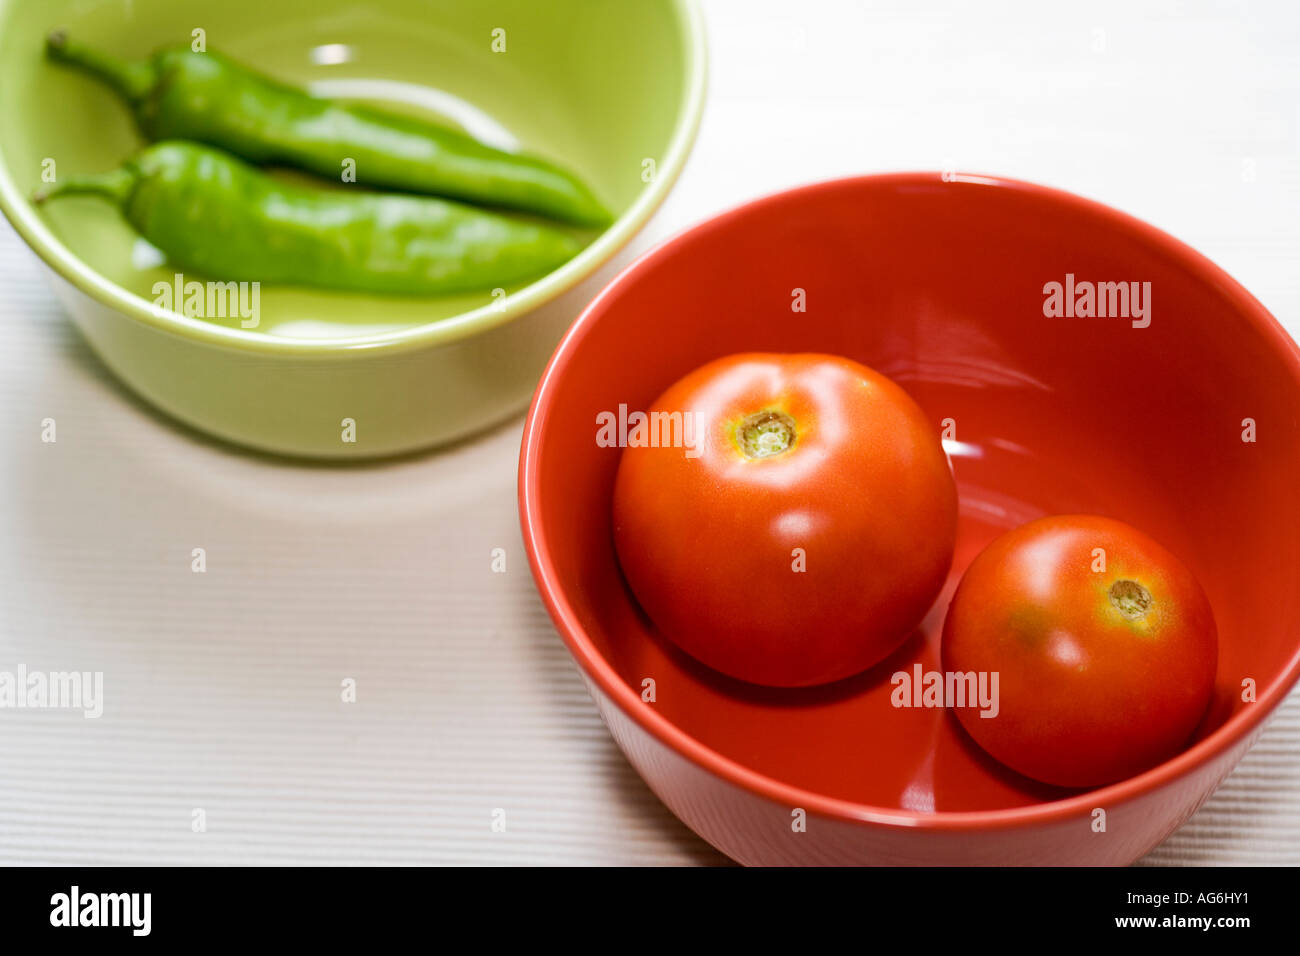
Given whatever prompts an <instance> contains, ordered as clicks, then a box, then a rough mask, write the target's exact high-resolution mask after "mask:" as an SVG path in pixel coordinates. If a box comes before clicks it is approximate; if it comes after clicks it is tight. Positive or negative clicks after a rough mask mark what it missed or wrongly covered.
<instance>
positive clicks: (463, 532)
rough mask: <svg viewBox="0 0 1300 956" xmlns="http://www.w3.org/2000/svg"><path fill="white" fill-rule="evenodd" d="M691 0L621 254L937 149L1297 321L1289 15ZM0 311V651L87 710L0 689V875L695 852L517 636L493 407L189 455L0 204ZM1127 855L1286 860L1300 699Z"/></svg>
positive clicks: (1177, 6)
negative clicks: (22, 868) (1131, 223)
mask: <svg viewBox="0 0 1300 956" xmlns="http://www.w3.org/2000/svg"><path fill="white" fill-rule="evenodd" d="M705 7H706V13H707V19H708V22H709V30H710V46H711V51H712V62H711V90H710V100H709V106H708V109H707V112H706V115H705V118H704V125H703V129H702V132H701V134H700V138H699V142H698V146H697V148H696V151H695V155H694V157H693V158H692V160H691V162H690V165H689V167H688V169H687V171H686V173H685V175H684V176H683V178H682V181H681V182H680V184H679V185H678V187H677V189H676V191H675V192H674V193H673V195H672V196H671V198H670V199H669V201H668V204H667V205H666V206H665V208H664V209H663V211H662V212H661V213H660V215H659V217H658V218H657V219H656V220H655V221H654V222H653V223H652V225H651V226H650V227H649V228H648V229H647V230H646V231H645V233H644V234H643V235H642V236H640V237H639V238H638V240H637V241H636V243H635V245H634V249H635V250H640V249H644V248H647V247H648V246H649V245H651V244H652V243H653V242H655V241H658V240H659V239H662V238H664V237H665V236H667V235H669V234H671V233H672V232H675V231H677V230H678V229H679V228H681V227H684V226H686V225H688V224H690V223H692V222H694V221H696V220H698V219H700V218H703V217H704V216H706V215H709V214H711V213H713V212H716V211H718V210H719V209H722V208H724V207H726V206H729V205H732V204H734V203H736V202H739V201H741V200H743V199H746V198H749V197H751V196H754V195H757V194H760V193H762V192H766V191H770V190H772V189H775V188H779V187H782V186H787V185H793V184H796V183H801V182H806V181H810V180H815V179H820V178H827V177H831V176H836V175H844V174H849V173H854V172H862V171H877V170H889V169H908V168H931V169H933V168H941V167H955V168H958V169H963V170H971V171H983V172H996V173H1002V174H1006V175H1011V176H1016V177H1020V178H1026V179H1033V180H1038V181H1042V182H1046V183H1048V184H1050V185H1055V186H1060V187H1063V188H1066V189H1071V190H1074V191H1076V192H1080V193H1082V194H1084V195H1087V196H1090V197H1093V198H1097V199H1100V200H1102V201H1104V202H1107V203H1110V204H1111V205H1115V206H1118V207H1120V208H1122V209H1125V210H1126V211H1128V212H1131V213H1134V214H1136V215H1138V216H1140V217H1142V218H1145V219H1147V220H1149V221H1151V222H1153V223H1155V224H1156V225H1158V226H1160V227H1162V228H1164V229H1167V230H1168V231H1170V232H1172V233H1173V234H1174V235H1176V236H1178V237H1180V238H1182V239H1184V240H1186V241H1188V242H1190V243H1191V244H1192V245H1193V246H1195V247H1197V248H1198V249H1200V250H1201V251H1202V252H1204V253H1205V254H1207V255H1208V256H1210V257H1211V258H1212V259H1214V260H1215V261H1217V262H1218V263H1219V264H1220V265H1222V266H1223V267H1225V268H1226V269H1227V270H1228V271H1229V272H1230V273H1232V274H1233V275H1234V276H1236V277H1237V278H1238V279H1239V280H1241V281H1242V282H1243V283H1244V284H1245V285H1246V287H1247V288H1249V289H1250V290H1251V291H1252V292H1254V293H1255V295H1256V296H1258V297H1259V298H1260V299H1261V300H1262V301H1263V302H1264V304H1265V305H1266V306H1268V307H1269V308H1270V309H1271V310H1272V312H1273V313H1274V314H1275V315H1277V316H1278V317H1279V318H1280V319H1281V320H1282V321H1283V322H1284V323H1285V324H1286V325H1287V327H1288V328H1289V329H1290V330H1291V332H1292V334H1295V333H1296V332H1297V330H1300V323H1298V322H1297V317H1298V316H1300V282H1298V280H1297V277H1298V275H1300V270H1297V268H1296V264H1297V262H1300V7H1297V5H1296V4H1294V3H1290V2H1277V3H1273V4H1265V3H1249V4H1248V3H1240V4H1221V5H1217V9H1218V11H1219V12H1215V10H1216V5H1212V4H1209V3H1193V2H1176V0H1171V2H1163V3H1147V4H1139V3H1121V2H1112V3H1101V4H1097V3H1092V4H1087V5H1082V4H1078V5H1076V4H1068V5H1067V4H1039V3H1033V2H1018V3H1010V2H988V3H982V4H961V3H955V2H954V3H925V4H920V3H910V2H901V0H900V2H897V3H878V2H871V3H831V2H817V0H803V2H799V3H788V2H784V0H764V2H758V0H747V2H746V0H706V4H705ZM1049 7H1050V8H1051V9H1046V8H1049ZM0 330H2V335H3V337H2V338H0V492H2V494H0V670H3V669H13V668H14V667H15V666H16V665H17V664H18V663H24V664H26V665H27V666H28V667H29V668H32V669H44V670H63V669H76V670H102V671H103V672H104V675H105V678H104V679H105V698H106V700H105V713H104V716H103V717H102V718H100V719H98V720H85V719H83V718H82V717H81V716H80V715H79V714H75V713H68V712H51V711H21V710H0V863H92V864H94V863H236V862H249V863H297V862H305V863H360V862H365V863H596V864H603V863H634V864H672V863H719V862H724V860H723V858H722V857H721V856H720V855H719V854H717V853H716V852H715V851H713V850H712V849H711V848H710V847H708V846H707V845H706V844H705V843H703V842H702V841H701V840H699V839H698V838H696V837H695V836H694V835H693V834H691V833H690V832H689V831H688V830H687V829H686V828H685V827H684V826H682V825H681V824H680V823H678V822H677V821H676V820H675V818H673V817H672V816H671V815H670V814H669V813H668V811H667V810H665V809H664V808H663V807H662V806H661V805H660V804H659V803H658V801H657V800H656V799H655V798H654V796H653V795H652V794H651V793H650V792H649V791H648V790H647V789H646V787H645V786H644V784H642V783H641V781H640V779H639V778H638V777H637V776H636V774H635V773H633V771H632V770H631V769H630V768H629V766H628V765H627V764H626V763H625V761H624V760H623V758H622V756H621V755H620V754H619V752H618V751H617V749H616V748H615V746H614V744H613V743H612V742H611V741H610V739H609V737H608V736H607V734H606V733H605V730H604V728H603V726H602V724H601V723H600V720H599V719H598V718H597V716H596V712H595V710H594V709H593V707H592V706H591V704H590V702H589V700H588V697H587V694H586V691H585V690H584V688H583V685H582V682H581V680H580V679H579V678H578V676H577V673H576V672H575V670H574V668H573V665H572V664H571V662H570V660H569V657H568V655H567V653H566V652H565V651H564V649H563V646H562V644H561V642H560V640H559V638H558V637H557V636H556V635H555V634H554V632H553V631H552V629H551V626H550V622H549V620H548V619H547V616H546V614H545V612H544V610H543V609H542V606H541V604H540V602H539V600H538V598H537V596H536V593H535V591H534V589H533V584H532V580H531V577H530V576H529V573H528V569H527V564H526V561H525V558H524V555H523V552H522V547H521V542H520V536H519V531H518V524H517V517H516V509H515V462H516V455H517V451H518V444H519V436H520V428H521V421H520V420H516V421H514V422H511V423H509V424H507V425H505V426H503V427H501V428H499V429H497V430H495V431H493V432H492V433H490V434H487V435H484V436H482V437H480V438H479V439H477V440H474V441H471V442H468V443H465V444H462V445H460V446H458V447H456V448H454V449H452V450H449V451H447V452H444V453H441V454H432V455H428V456H424V457H420V458H417V459H414V460H408V461H404V462H401V463H397V464H386V465H382V466H377V467H349V468H319V467H309V466H303V465H295V464H289V463H285V462H280V461H275V460H272V459H269V458H263V457H254V456H249V455H245V454H243V453H241V452H239V451H237V450H234V449H231V448H227V447H224V446H221V445H219V444H216V443H213V442H209V441H207V440H206V439H203V438H201V437H199V436H197V435H195V434H192V433H189V432H186V431H184V430H182V429H180V428H178V427H176V426H174V425H173V424H171V423H170V422H169V421H167V420H165V419H163V418H162V417H160V416H159V415H157V414H156V413H154V412H152V411H151V410H150V409H148V408H147V407H145V406H143V405H142V404H140V403H139V402H138V401H136V400H135V399H133V398H132V397H130V396H129V395H128V394H127V393H126V392H125V391H124V390H123V389H122V388H121V387H120V386H119V385H117V384H116V382H115V381H114V380H113V379H112V378H111V377H110V376H109V374H108V373H107V372H106V371H105V370H104V369H103V368H102V367H101V366H100V365H99V363H98V362H97V361H96V359H95V358H94V356H93V355H92V354H91V353H90V352H89V351H88V349H87V348H86V346H85V345H84V344H82V342H81V340H80V339H79V338H78V336H77V335H76V334H75V332H74V331H73V330H72V328H71V326H70V325H69V324H68V322H67V320H66V319H65V318H64V317H63V316H62V314H61V313H60V309H59V307H58V306H57V304H56V303H55V301H54V299H53V297H52V296H51V294H50V292H49V290H48V288H47V286H46V284H45V283H44V281H43V280H42V277H41V275H40V270H39V269H38V267H37V263H36V260H35V258H34V257H33V255H32V254H31V253H30V252H29V251H28V250H27V249H26V247H25V246H23V245H22V243H21V242H20V241H19V240H18V239H17V237H16V236H15V235H14V233H13V232H12V230H11V229H9V228H8V226H7V225H2V226H0ZM45 418H54V419H55V420H56V421H57V423H58V424H57V428H58V441H57V443H55V444H47V443H43V442H42V441H41V422H42V420H43V419H45ZM196 547H202V548H205V549H206V551H207V573H205V574H194V573H192V572H191V571H190V561H191V558H190V554H191V549H193V548H196ZM497 547H503V548H505V549H506V552H507V562H508V564H507V572H506V573H505V574H494V573H492V572H491V569H490V555H491V551H492V549H493V548H497ZM349 677H350V678H354V679H355V680H356V681H357V688H358V691H357V693H358V699H357V702H356V703H355V704H353V705H343V704H341V703H340V700H339V687H340V681H341V680H343V679H344V678H349ZM495 808H502V809H504V810H505V812H506V820H507V826H506V831H505V832H504V833H499V832H495V833H494V832H493V831H492V828H491V826H490V821H491V814H492V811H493V810H494V809H495ZM196 809H202V810H203V811H204V813H205V815H206V824H207V829H206V832H202V833H195V832H193V829H192V827H191V821H192V819H193V816H192V815H193V812H194V810H196ZM1147 861H1148V862H1152V863H1161V864H1193V863H1212V864H1227V863H1289V864H1295V863H1300V697H1297V696H1294V695H1293V696H1292V697H1291V699H1290V700H1289V702H1288V703H1287V705H1286V706H1285V707H1284V708H1283V709H1282V711H1281V712H1280V713H1279V715H1278V717H1277V718H1276V719H1275V720H1274V721H1273V723H1272V724H1271V725H1270V726H1269V728H1268V730H1267V731H1266V732H1265V734H1264V736H1263V738H1262V740H1261V741H1260V743H1259V744H1258V746H1257V747H1256V748H1255V749H1254V751H1252V752H1251V754H1250V755H1249V756H1247V758H1246V759H1245V761H1244V762H1243V763H1242V765H1241V767H1240V768H1239V769H1238V770H1237V772H1236V773H1235V774H1233V775H1232V776H1231V777H1230V778H1229V779H1228V781H1227V782H1226V783H1225V784H1224V785H1223V787H1222V789H1221V790H1219V792H1218V793H1217V795H1216V796H1215V797H1214V798H1213V799H1212V800H1211V802H1210V803H1209V804H1208V805H1207V806H1206V807H1205V808H1204V809H1202V810H1201V812H1200V813H1198V814H1197V815H1196V816H1195V817H1194V818H1193V819H1192V821H1191V822H1190V823H1188V824H1187V826H1185V827H1184V828H1183V829H1182V830H1180V831H1179V832H1178V833H1177V834H1175V835H1174V836H1173V837H1172V838H1171V839H1170V840H1168V841H1167V842H1166V843H1165V844H1164V845H1163V846H1161V847H1160V848H1158V849H1157V850H1156V851H1155V852H1154V853H1152V854H1151V855H1150V856H1149V857H1148V858H1147Z"/></svg>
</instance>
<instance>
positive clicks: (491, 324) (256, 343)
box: [0, 0, 708, 359]
mask: <svg viewBox="0 0 1300 956" xmlns="http://www.w3.org/2000/svg"><path fill="white" fill-rule="evenodd" d="M11 2H13V0H0V17H3V15H4V13H5V12H6V8H7V7H8V6H9V4H10V3H11ZM670 3H671V5H672V8H673V10H674V11H675V13H676V21H677V29H678V32H679V36H680V39H681V40H682V46H683V51H684V53H685V57H686V63H685V71H686V84H685V88H684V92H683V98H682V102H681V103H680V104H679V106H678V117H677V123H676V126H675V127H674V129H673V133H672V138H671V139H670V140H669V143H668V149H667V150H666V152H665V154H664V156H663V157H662V160H661V162H660V163H659V166H658V170H657V175H656V176H655V179H654V182H652V183H650V184H648V185H647V187H646V188H645V189H643V190H642V191H641V194H640V195H639V196H637V198H636V200H635V201H634V202H633V203H632V205H631V206H630V207H628V209H627V210H625V211H624V212H623V214H622V215H621V216H619V217H618V218H617V219H616V220H615V221H614V223H613V225H611V226H610V227H609V228H607V229H606V230H605V231H604V232H602V233H601V234H600V235H599V236H597V237H596V239H595V240H594V241H593V242H592V243H591V244H590V245H588V246H587V247H586V248H585V249H583V250H582V251H581V252H580V253H578V255H576V256H574V257H573V258H572V259H570V260H569V261H568V262H566V263H565V264H564V265H562V266H560V268H558V269H556V270H554V271H553V272H549V273H547V274H546V275H545V276H543V277H542V278H540V279H538V280H537V281H536V282H533V283H530V284H529V285H527V286H525V287H524V288H522V289H520V290H519V291H517V292H513V293H511V294H510V295H508V296H506V297H505V298H503V299H501V300H500V301H499V302H493V303H490V304H488V305H484V306H481V307H479V308H477V309H472V310H470V311H468V312H461V313H459V314H457V315H453V316H449V317H447V318H444V319H436V320H434V321H432V322H428V323H426V324H424V325H418V326H414V327H412V328H407V329H401V330H398V331H396V332H385V333H380V334H374V335H364V336H354V337H350V338H338V339H328V340H321V339H295V338H292V337H289V336H274V335H267V334H265V333H262V332H253V331H250V330H246V329H233V328H227V327H226V326H222V325H213V324H212V323H210V322H206V321H204V320H202V319H198V318H190V317H188V316H184V315H181V314H179V313H177V312H174V311H171V310H166V309H160V308H158V307H156V306H154V305H153V303H150V302H147V301H146V300H145V299H143V298H141V297H140V296H138V295H136V294H135V293H133V292H128V291H127V290H126V289H124V288H122V287H121V286H119V285H118V284H117V283H115V282H112V281H111V280H109V279H108V278H106V277H105V276H102V275H100V274H99V273H98V272H96V271H95V270H93V269H91V268H90V267H89V266H87V265H86V264H85V263H84V262H82V261H81V260H80V259H78V258H77V257H76V256H75V255H73V254H72V252H71V251H70V250H69V249H68V248H67V247H66V246H65V245H63V243H62V242H60V241H59V240H58V239H57V238H56V237H55V235H54V233H53V232H51V231H50V229H49V228H48V227H47V226H46V225H45V223H44V222H43V221H42V220H41V218H40V216H39V215H37V213H36V210H35V208H34V207H33V206H32V204H31V202H30V201H29V199H28V198H27V197H26V196H24V195H23V194H22V193H21V192H20V191H19V190H18V187H17V186H16V184H15V183H14V181H13V178H12V177H11V176H10V174H9V163H8V159H7V157H6V156H5V152H4V147H3V144H0V209H3V210H4V214H5V216H6V218H8V220H9V222H10V223H11V224H12V225H13V227H14V229H15V230H17V232H18V234H19V235H20V236H22V238H23V239H24V241H26V243H27V244H28V245H29V246H30V247H31V248H32V250H33V251H35V252H36V254H37V255H39V256H40V257H41V259H42V260H43V261H44V262H45V263H46V264H47V265H49V266H50V268H52V269H53V270H54V271H55V272H57V273H58V274H59V275H60V276H62V277H63V278H64V279H66V280H68V282H70V283H71V284H72V285H73V286H74V287H76V288H77V289H79V290H80V291H81V292H83V293H85V294H86V295H88V296H90V297H91V298H92V299H94V300H96V301H97V302H100V303H102V304H103V305H106V306H109V307H110V308H112V309H115V310H117V311H119V312H122V313H124V314H126V315H127V316H129V317H131V318H134V319H137V320H139V321H140V322H143V323H144V324H146V325H149V326H152V327H153V328H155V329H158V330H159V331H162V332H167V333H171V334H173V335H179V336H181V337H183V338H191V339H195V340H198V341H200V342H202V343H204V344H208V345H215V346H221V347H225V348H229V349H234V350H236V351H246V352H256V353H261V354H274V355H282V356H286V355H292V356H296V357H300V358H308V357H312V356H316V357H321V358H331V359H338V358H341V357H343V356H348V355H357V356H360V355H362V354H365V355H367V356H373V355H375V354H377V353H383V354H395V353H398V352H404V351H408V350H413V349H421V348H427V347H431V346H440V345H448V344H450V343H452V342H456V341H459V340H460V339H464V338H467V337H469V336H471V335H475V334H478V333H480V332H485V331H487V330H488V329H492V328H495V327H497V326H499V325H504V324H505V323H506V322H509V321H511V320H512V319H515V318H518V317H520V316H522V315H525V314H527V313H529V312H532V311H533V310H535V309H537V308H539V307H541V306H543V305H545V304H546V303H548V302H550V301H551V300H552V299H555V298H556V297H558V296H559V295H561V294H562V293H564V292H567V291H568V290H570V289H572V288H573V287H574V286H576V285H577V284H578V283H579V282H581V281H582V280H584V279H586V278H587V277H588V276H590V275H591V274H592V273H593V272H595V271H596V270H597V269H598V268H600V267H601V266H602V265H604V264H605V263H606V262H608V261H609V260H610V259H611V258H612V257H613V256H614V254H615V253H617V252H618V251H619V250H620V249H621V248H623V246H625V245H626V244H627V243H628V241H629V240H631V238H632V236H634V235H635V234H636V233H637V232H638V231H639V230H640V229H641V227H642V226H644V225H645V223H646V222H647V220H649V218H650V216H651V215H652V214H653V213H654V211H655V210H656V209H657V208H658V207H659V205H660V204H661V203H662V202H663V200H664V198H665V197H666V196H667V195H668V192H669V190H670V189H671V188H672V186H673V184H674V183H675V182H676V181H677V177H678V176H679V175H680V174H681V171H682V168H683V167H684V166H685V164H686V157H687V156H688V155H689V154H690V151H691V147H692V146H693V145H694V143H695V137H696V133H697V132H698V130H699V125H700V117H701V114H702V113H703V111H704V93H705V86H706V82H707V73H708V65H707V61H708V48H707V44H706V42H705V34H704V18H703V15H702V12H701V9H700V5H699V0H670Z"/></svg>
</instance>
